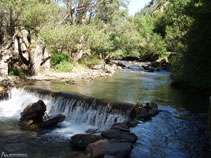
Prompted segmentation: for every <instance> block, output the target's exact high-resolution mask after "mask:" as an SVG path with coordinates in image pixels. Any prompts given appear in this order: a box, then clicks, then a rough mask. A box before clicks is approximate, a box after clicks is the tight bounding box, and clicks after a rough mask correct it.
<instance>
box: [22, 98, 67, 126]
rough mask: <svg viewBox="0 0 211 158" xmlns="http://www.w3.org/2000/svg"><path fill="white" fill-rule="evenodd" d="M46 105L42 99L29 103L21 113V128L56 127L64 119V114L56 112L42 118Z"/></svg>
mask: <svg viewBox="0 0 211 158" xmlns="http://www.w3.org/2000/svg"><path fill="white" fill-rule="evenodd" d="M45 111H46V105H45V103H44V102H43V101H42V100H39V101H38V102H36V103H32V104H29V105H28V106H27V107H26V108H25V109H24V110H23V112H22V113H21V118H20V121H19V125H20V126H21V128H23V129H30V130H34V129H42V128H53V127H56V126H57V124H58V123H59V122H62V121H64V119H65V116H64V115H61V114H58V115H56V116H53V117H50V118H48V119H46V120H43V116H44V115H45Z"/></svg>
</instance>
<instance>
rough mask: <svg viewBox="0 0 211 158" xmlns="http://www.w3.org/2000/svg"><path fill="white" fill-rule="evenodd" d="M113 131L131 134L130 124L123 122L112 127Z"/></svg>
mask: <svg viewBox="0 0 211 158" xmlns="http://www.w3.org/2000/svg"><path fill="white" fill-rule="evenodd" d="M111 129H118V130H120V131H125V132H130V125H129V122H121V123H116V124H114V125H112V127H111Z"/></svg>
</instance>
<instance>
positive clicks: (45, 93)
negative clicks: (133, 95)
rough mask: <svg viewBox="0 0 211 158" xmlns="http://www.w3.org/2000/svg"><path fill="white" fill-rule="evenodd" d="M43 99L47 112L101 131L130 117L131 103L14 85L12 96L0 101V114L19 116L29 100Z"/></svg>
mask: <svg viewBox="0 0 211 158" xmlns="http://www.w3.org/2000/svg"><path fill="white" fill-rule="evenodd" d="M39 99H41V100H43V101H44V103H45V104H46V105H47V113H48V115H55V114H63V115H65V116H66V120H65V121H66V122H69V123H72V124H78V125H80V124H84V125H87V126H91V127H93V128H97V129H100V130H103V129H107V128H109V127H110V126H111V125H113V124H114V123H118V122H122V121H127V120H129V119H130V118H129V116H130V112H131V109H132V108H133V107H134V104H130V103H122V102H112V101H108V100H103V99H96V98H93V97H88V96H84V95H80V94H73V93H66V92H56V91H51V90H46V89H40V88H34V87H24V88H13V89H12V90H11V98H10V99H9V100H4V101H1V102H0V117H5V118H15V119H19V118H20V113H21V112H22V111H23V109H24V108H25V107H26V106H27V105H28V104H30V103H33V102H37V101H38V100H39Z"/></svg>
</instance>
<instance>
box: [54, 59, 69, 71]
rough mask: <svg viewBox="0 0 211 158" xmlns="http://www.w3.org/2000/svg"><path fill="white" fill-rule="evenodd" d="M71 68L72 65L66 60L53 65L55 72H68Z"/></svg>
mask: <svg viewBox="0 0 211 158" xmlns="http://www.w3.org/2000/svg"><path fill="white" fill-rule="evenodd" d="M72 68H73V66H72V65H71V64H70V63H69V62H67V61H62V62H60V63H59V64H57V65H56V66H55V70H56V71H57V72H70V71H72Z"/></svg>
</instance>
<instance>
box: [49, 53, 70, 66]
mask: <svg viewBox="0 0 211 158" xmlns="http://www.w3.org/2000/svg"><path fill="white" fill-rule="evenodd" d="M61 62H69V57H68V56H67V54H64V53H61V54H58V53H55V52H53V53H51V65H52V66H55V65H58V64H60V63H61Z"/></svg>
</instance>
